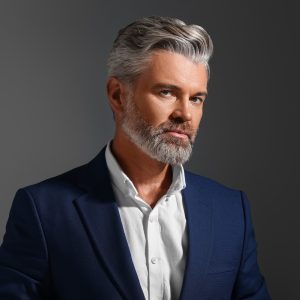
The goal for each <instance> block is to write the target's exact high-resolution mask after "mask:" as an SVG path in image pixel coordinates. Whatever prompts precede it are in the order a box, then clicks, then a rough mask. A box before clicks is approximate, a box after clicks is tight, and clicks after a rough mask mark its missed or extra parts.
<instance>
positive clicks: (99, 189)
mask: <svg viewBox="0 0 300 300" xmlns="http://www.w3.org/2000/svg"><path fill="white" fill-rule="evenodd" d="M77 180H78V184H79V185H80V186H81V188H83V189H85V190H86V191H87V193H86V194H83V195H82V196H80V197H79V198H78V199H76V200H75V206H76V208H77V210H78V213H79V215H80V218H81V220H82V223H83V225H84V227H85V229H86V232H87V234H88V236H89V238H90V241H91V243H92V245H93V247H94V250H95V253H96V255H97V257H98V258H99V261H100V263H101V264H102V265H103V266H104V269H106V270H107V273H108V276H109V277H110V278H111V280H112V282H113V283H114V284H115V286H116V288H117V289H118V290H119V292H120V294H121V295H122V297H123V298H124V299H130V300H131V299H133V300H138V299H144V295H143V291H142V289H141V287H140V284H139V280H138V277H137V274H136V271H135V268H134V265H133V262H132V259H131V255H130V251H129V247H128V244H127V241H126V237H125V233H124V230H123V226H122V223H121V219H120V216H119V212H118V208H117V205H116V202H115V197H114V194H113V190H112V186H111V183H110V178H109V173H108V170H107V166H106V162H105V158H104V149H103V150H102V151H101V152H100V154H99V155H98V156H97V157H96V158H95V159H94V160H92V161H91V162H90V163H89V164H87V165H85V166H84V167H83V169H82V170H81V172H79V173H78V178H77Z"/></svg>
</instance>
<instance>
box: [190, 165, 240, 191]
mask: <svg viewBox="0 0 300 300" xmlns="http://www.w3.org/2000/svg"><path fill="white" fill-rule="evenodd" d="M185 178H186V181H187V184H193V185H194V186H195V187H199V188H205V189H209V190H212V191H216V192H222V193H229V194H230V193H236V192H240V191H239V190H237V189H235V188H231V187H229V186H226V185H224V184H223V183H220V182H218V181H217V180H215V179H212V178H208V177H206V176H203V175H199V174H195V173H193V172H191V171H187V170H185Z"/></svg>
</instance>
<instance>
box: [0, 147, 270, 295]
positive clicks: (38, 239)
mask: <svg viewBox="0 0 300 300" xmlns="http://www.w3.org/2000/svg"><path fill="white" fill-rule="evenodd" d="M186 183H187V187H186V189H185V190H184V191H183V200H184V205H185V211H186V218H187V231H188V250H187V265H186V270H185V274H184V281H183V286H182V291H181V296H180V299H182V300H193V299H195V300H196V299H197V300H199V299H200V300H201V299H203V300H204V299H205V300H208V299H211V300H218V299H222V300H225V299H249V300H250V299H251V300H254V299H255V300H267V299H270V296H269V294H268V292H267V289H266V285H265V281H264V278H263V277H262V275H261V273H260V271H259V267H258V264H257V257H256V242H255V237H254V232H253V228H252V224H251V219H250V210H249V205H248V201H247V200H246V196H245V194H244V193H243V192H240V191H236V190H232V189H229V188H226V187H224V186H222V185H220V184H218V183H216V182H214V181H212V180H209V179H207V178H204V177H201V176H197V175H194V174H192V173H190V172H186ZM0 299H1V300H2V299H3V300H12V299H20V300H29V299H64V300H77V299H78V300H83V299H88V300H94V299H95V300H100V299H105V300H118V299H128V300H141V299H144V296H143V292H142V289H141V287H140V284H139V281H138V277H137V274H136V272H135V269H134V265H133V262H132V259H131V256H130V251H129V248H128V244H127V241H126V237H125V234H124V231H123V227H122V223H121V220H120V216H119V212H118V208H117V205H116V201H115V197H114V194H113V190H112V186H111V181H110V177H109V173H108V169H107V166H106V162H105V156H104V150H102V151H101V152H100V154H99V155H98V156H97V157H96V158H95V159H93V160H92V161H91V162H90V163H88V164H86V165H84V166H81V167H79V168H76V169H74V170H71V171H69V172H67V173H65V174H62V175H59V176H57V177H54V178H51V179H48V180H46V181H44V182H41V183H38V184H35V185H32V186H29V187H26V188H23V189H20V190H19V191H18V192H17V194H16V196H15V199H14V201H13V204H12V208H11V211H10V215H9V219H8V223H7V227H6V233H5V236H4V240H3V244H2V246H1V248H0Z"/></svg>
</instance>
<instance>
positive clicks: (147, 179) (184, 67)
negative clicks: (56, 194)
mask: <svg viewBox="0 0 300 300" xmlns="http://www.w3.org/2000/svg"><path fill="white" fill-rule="evenodd" d="M207 80H208V78H207V71H206V68H205V66H204V64H202V63H200V64H195V63H193V62H192V61H191V60H190V59H189V58H186V57H185V56H183V55H181V54H177V53H172V52H168V51H162V50H160V51H156V52H154V53H153V54H152V57H151V60H150V62H149V64H148V66H147V67H146V68H145V70H144V72H143V73H142V74H141V75H139V76H138V77H137V79H136V80H135V82H134V84H133V87H132V90H131V94H132V97H131V101H134V103H135V105H136V107H137V109H138V110H139V112H140V114H141V116H142V117H143V119H144V120H145V121H147V122H148V123H150V124H151V125H152V126H154V127H157V126H159V125H161V124H162V123H164V122H166V121H167V120H176V121H178V122H179V123H182V124H187V125H189V128H191V131H192V134H194V135H196V131H197V129H198V127H199V124H200V121H201V118H202V114H203V105H204V100H205V97H206V95H207ZM128 93H129V87H128V86H127V85H126V84H124V83H122V82H120V81H119V80H118V79H117V78H115V77H111V78H109V80H108V82H107V95H108V99H109V102H110V105H111V108H112V110H113V112H114V115H115V121H116V131H115V136H114V139H113V143H112V152H113V154H114V155H115V157H116V159H117V160H118V163H119V164H120V166H121V167H122V169H123V170H124V172H125V173H126V174H127V176H128V177H129V178H130V179H131V180H132V182H133V183H134V185H135V187H136V189H137V191H138V192H139V195H140V196H141V198H142V199H144V200H145V201H146V202H147V203H148V204H149V205H151V206H152V207H154V206H155V204H156V202H157V201H158V200H159V199H160V197H161V196H162V195H163V194H165V193H166V191H167V190H168V188H169V186H170V184H171V181H172V172H171V167H170V166H169V165H167V164H165V163H162V162H160V161H158V160H155V159H153V158H151V157H149V156H148V155H147V154H146V153H144V152H143V151H142V150H141V149H139V148H138V147H137V146H136V145H135V144H134V143H132V142H131V140H130V139H129V137H128V136H127V134H126V133H125V132H124V130H123V128H122V126H121V124H122V119H123V115H124V107H125V103H126V101H127V98H128V97H127V95H128ZM163 134H164V135H171V136H173V137H175V138H178V139H180V140H181V142H182V143H185V142H186V143H187V142H188V138H187V136H186V134H184V133H183V132H176V131H170V132H166V133H163Z"/></svg>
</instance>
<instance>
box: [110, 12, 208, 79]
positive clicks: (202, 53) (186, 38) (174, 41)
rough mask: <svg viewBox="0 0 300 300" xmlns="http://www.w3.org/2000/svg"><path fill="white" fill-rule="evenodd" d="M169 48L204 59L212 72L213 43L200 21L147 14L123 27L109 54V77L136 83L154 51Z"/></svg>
mask: <svg viewBox="0 0 300 300" xmlns="http://www.w3.org/2000/svg"><path fill="white" fill-rule="evenodd" d="M156 50H166V51H170V52H173V53H178V54H182V55H184V56H185V57H187V58H189V59H191V60H192V61H193V62H195V63H203V64H204V65H205V66H206V69H207V73H208V76H209V65H208V62H209V59H210V57H211V55H212V52H213V43H212V40H211V38H210V36H209V35H208V33H207V32H206V31H205V30H204V29H203V28H202V27H201V26H199V25H187V24H185V23H184V22H183V21H181V20H179V19H175V18H170V17H157V16H152V17H145V18H142V19H139V20H137V21H135V22H133V23H131V24H129V25H128V26H126V27H125V28H123V29H121V30H120V31H119V34H118V36H117V38H116V39H115V41H114V43H113V47H112V49H111V51H110V54H109V58H108V64H107V65H108V77H112V76H114V77H116V78H118V79H119V80H120V81H123V82H125V83H132V82H133V81H134V79H135V78H136V77H137V76H138V75H140V74H141V73H142V72H143V70H144V69H145V68H146V67H147V63H148V62H149V60H150V59H151V54H152V53H153V51H156Z"/></svg>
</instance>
